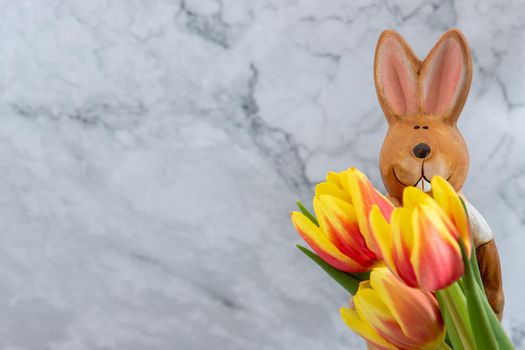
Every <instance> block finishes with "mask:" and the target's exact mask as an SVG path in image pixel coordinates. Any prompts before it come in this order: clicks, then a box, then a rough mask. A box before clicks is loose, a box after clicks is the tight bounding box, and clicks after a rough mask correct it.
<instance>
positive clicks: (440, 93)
mask: <svg viewBox="0 0 525 350" xmlns="http://www.w3.org/2000/svg"><path fill="white" fill-rule="evenodd" d="M420 74H421V77H422V82H421V83H422V92H421V93H422V99H423V101H422V109H423V112H424V113H425V114H430V115H436V116H440V117H442V118H444V119H446V120H450V121H451V122H453V123H455V122H456V121H457V119H458V117H459V114H460V113H461V110H462V109H463V105H464V104H465V101H466V99H467V94H468V91H469V88H470V82H471V81H472V58H471V56H470V49H469V47H468V44H467V40H466V39H465V37H464V36H463V34H461V32H460V31H459V30H457V29H451V30H449V31H448V32H446V33H445V34H443V36H442V37H441V38H440V39H439V41H438V42H437V44H436V45H435V46H434V47H433V48H432V50H431V51H430V53H429V54H428V56H427V57H426V58H425V60H424V61H423V63H422V66H421V73H420Z"/></svg>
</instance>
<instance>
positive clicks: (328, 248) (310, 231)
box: [291, 211, 369, 272]
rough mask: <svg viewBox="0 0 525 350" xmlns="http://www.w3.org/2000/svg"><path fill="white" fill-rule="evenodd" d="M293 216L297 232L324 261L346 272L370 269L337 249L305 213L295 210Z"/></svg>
mask: <svg viewBox="0 0 525 350" xmlns="http://www.w3.org/2000/svg"><path fill="white" fill-rule="evenodd" d="M291 218H292V223H293V225H294V227H295V229H296V230H297V232H298V233H299V234H300V235H301V237H303V239H304V240H305V241H306V243H308V245H309V246H310V247H311V248H312V249H313V250H314V251H315V252H316V253H317V255H319V256H320V257H321V258H322V259H323V260H324V261H326V262H327V263H329V264H330V265H332V266H334V267H335V268H337V269H339V270H342V271H346V272H363V271H367V270H368V268H369V266H363V265H361V264H359V263H358V262H357V261H355V260H354V259H352V258H350V257H348V256H346V255H345V254H343V253H342V252H341V251H340V250H339V249H337V247H336V246H335V245H334V244H333V243H332V242H330V240H329V239H328V237H327V236H326V235H325V234H324V233H323V232H322V231H321V229H320V228H319V227H317V226H316V225H315V224H314V223H313V222H312V221H311V220H310V219H308V218H307V217H306V216H305V215H304V214H302V213H300V212H296V211H295V212H292V214H291Z"/></svg>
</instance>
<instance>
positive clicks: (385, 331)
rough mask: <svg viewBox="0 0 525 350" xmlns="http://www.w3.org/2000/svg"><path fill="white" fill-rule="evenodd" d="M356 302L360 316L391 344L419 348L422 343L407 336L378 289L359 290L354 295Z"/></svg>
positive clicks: (404, 347)
mask: <svg viewBox="0 0 525 350" xmlns="http://www.w3.org/2000/svg"><path fill="white" fill-rule="evenodd" d="M354 304H355V308H356V311H357V313H358V315H359V317H360V318H361V319H362V320H365V321H366V322H367V323H368V324H369V325H370V327H372V328H373V329H374V330H375V331H376V332H377V333H378V334H379V335H380V336H381V337H382V338H384V339H385V340H386V341H387V342H389V343H390V344H392V345H394V346H397V347H399V348H402V349H417V348H418V346H420V345H421V343H420V342H419V341H418V340H413V339H409V338H407V337H406V336H405V334H404V333H403V330H402V329H401V327H400V326H399V324H398V323H397V321H396V320H395V319H394V317H393V315H392V313H391V310H389V308H388V307H387V306H386V305H385V303H384V302H383V300H382V299H381V296H380V295H379V294H378V293H377V291H376V290H374V289H365V290H359V292H358V293H357V294H356V295H355V296H354Z"/></svg>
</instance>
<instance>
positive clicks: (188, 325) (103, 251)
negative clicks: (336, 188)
mask: <svg viewBox="0 0 525 350" xmlns="http://www.w3.org/2000/svg"><path fill="white" fill-rule="evenodd" d="M453 26H456V27H459V28H460V29H462V30H463V31H464V33H465V35H466V36H467V38H468V39H469V41H470V44H471V46H472V51H473V54H474V58H475V69H474V81H473V85H472V89H471V93H470V97H469V100H468V102H467V105H466V107H465V109H464V111H463V114H462V117H461V120H460V127H461V129H462V131H463V132H464V136H465V138H466V140H467V142H468V144H469V147H470V151H471V162H472V163H471V171H470V175H469V179H468V184H467V186H466V188H465V193H466V195H467V196H468V197H469V198H470V200H471V201H472V203H473V204H474V205H475V206H476V207H477V208H478V209H479V210H480V211H481V212H482V213H483V214H484V215H485V216H486V218H487V220H488V221H489V223H490V225H491V226H492V228H493V230H494V231H495V233H496V236H497V242H498V245H499V248H500V254H501V257H502V264H503V269H504V283H505V289H506V291H507V307H506V314H505V320H504V323H505V326H506V327H507V329H508V330H509V331H510V332H511V334H512V337H513V339H514V341H515V343H516V345H517V347H518V348H521V349H525V302H524V298H523V295H524V293H523V292H522V291H521V289H522V288H524V287H525V283H524V282H523V281H524V280H525V269H524V268H525V252H524V250H523V247H525V154H524V151H525V136H524V135H525V4H524V3H523V2H522V1H519V0H514V1H489V0H480V1H454V0H451V1H449V0H446V1H437V0H436V1H415V0H414V1H395V2H394V1H388V0H387V1H382V0H373V1H349V0H331V1H324V0H280V1H279V0H250V1H248V0H185V1H183V0H179V1H176V0H173V1H160V0H158V1H157V0H154V1H149V0H142V1H139V0H135V1H124V0H121V1H101V0H100V1H99V0H83V1H81V0H72V1H52V0H45V1H37V0H33V1H8V0H2V1H0V167H1V169H0V281H1V282H0V349H5V350H26V349H53V350H65V349H130V350H133V349H177V350H192V349H231V350H240V349H243V350H246V349H262V350H273V349H275V350H277V349H287V350H288V349H304V350H319V349H332V350H337V349H358V348H359V349H362V348H363V346H364V345H363V342H362V341H361V340H360V339H358V338H357V337H356V336H354V335H353V334H352V333H351V332H350V331H349V330H348V329H346V327H345V326H344V325H343V323H342V321H341V320H340V318H339V314H338V308H339V307H340V306H342V305H344V304H345V303H346V296H345V293H344V292H343V291H342V290H340V288H339V287H338V286H336V285H334V284H333V283H332V282H331V281H330V280H329V279H328V278H327V277H325V275H324V274H323V273H322V272H321V271H319V270H318V269H317V268H316V267H315V266H313V265H312V264H311V263H310V262H309V261H307V260H306V258H305V257H303V256H301V254H300V253H299V252H298V251H296V249H295V247H294V244H295V243H298V242H300V239H299V237H298V235H297V234H296V233H295V232H294V230H293V229H292V227H291V225H290V222H289V217H288V214H289V212H290V211H291V210H293V209H294V201H295V200H296V199H302V200H304V201H307V200H308V198H309V197H310V196H311V194H312V190H313V185H314V183H315V182H317V181H319V180H321V179H322V178H323V176H324V174H325V173H326V172H327V171H328V170H341V169H343V168H346V167H348V166H357V167H359V168H360V169H362V170H363V171H365V172H366V173H367V174H368V175H369V176H370V178H371V179H373V181H374V182H375V184H376V185H378V186H381V184H380V180H379V171H378V166H377V162H378V153H379V148H380V146H381V142H382V138H383V136H384V133H385V130H386V123H385V121H384V119H383V116H382V113H381V111H380V108H379V105H378V102H377V100H376V96H375V91H374V86H373V79H372V58H373V54H374V46H375V43H376V40H377V38H378V36H379V34H380V32H381V31H382V30H383V29H386V28H393V29H396V30H398V31H400V32H401V33H402V34H403V35H404V36H405V37H406V38H407V40H408V41H409V42H410V43H411V45H412V46H413V47H414V49H415V51H416V53H417V54H418V55H420V56H424V55H425V54H426V53H427V51H428V50H429V49H430V48H431V47H432V46H433V44H434V42H435V41H436V40H437V39H438V37H439V36H440V34H441V33H442V32H444V31H445V30H447V29H448V28H450V27H453Z"/></svg>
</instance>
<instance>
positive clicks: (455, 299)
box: [436, 282, 476, 350]
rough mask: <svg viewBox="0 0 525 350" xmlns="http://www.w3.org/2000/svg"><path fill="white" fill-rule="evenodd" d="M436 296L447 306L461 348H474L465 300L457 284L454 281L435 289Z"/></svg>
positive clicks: (469, 349) (467, 349) (468, 349)
mask: <svg viewBox="0 0 525 350" xmlns="http://www.w3.org/2000/svg"><path fill="white" fill-rule="evenodd" d="M436 296H437V297H438V299H441V300H442V301H443V304H445V305H446V306H447V310H448V311H449V312H450V318H451V320H452V323H453V327H454V329H455V331H456V332H457V335H458V338H459V339H460V340H461V343H462V346H463V348H464V349H466V350H471V349H476V347H475V344H476V343H475V341H474V337H473V335H472V332H471V327H470V319H469V316H468V311H467V300H466V298H465V296H464V295H463V292H462V291H461V287H460V286H459V284H458V283H457V282H454V283H453V284H452V285H451V286H449V287H447V288H445V289H441V290H438V291H436Z"/></svg>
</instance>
